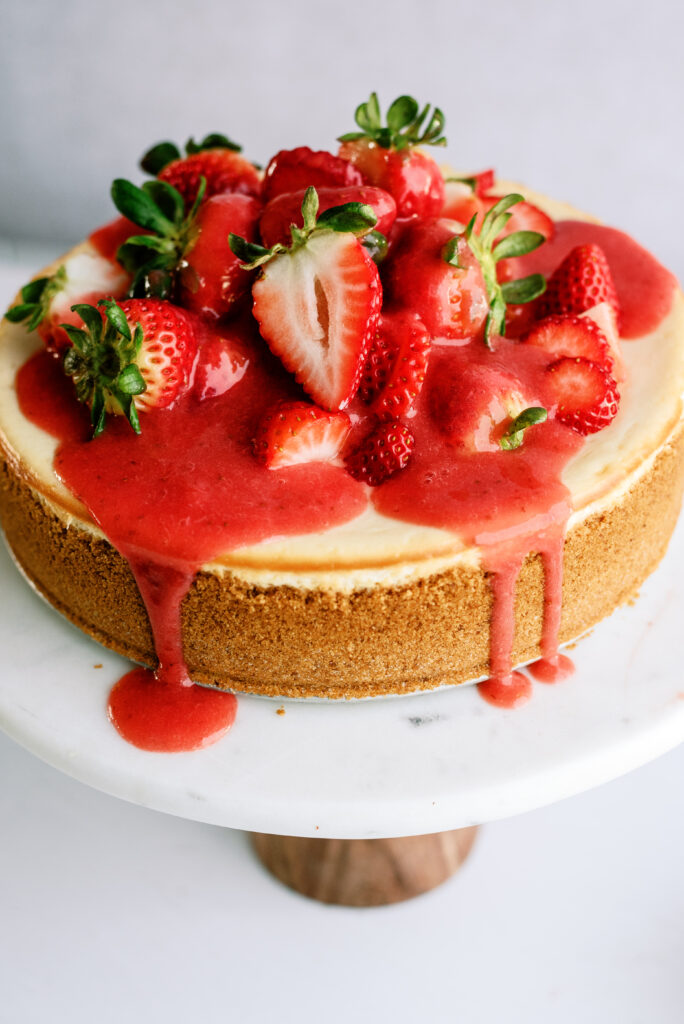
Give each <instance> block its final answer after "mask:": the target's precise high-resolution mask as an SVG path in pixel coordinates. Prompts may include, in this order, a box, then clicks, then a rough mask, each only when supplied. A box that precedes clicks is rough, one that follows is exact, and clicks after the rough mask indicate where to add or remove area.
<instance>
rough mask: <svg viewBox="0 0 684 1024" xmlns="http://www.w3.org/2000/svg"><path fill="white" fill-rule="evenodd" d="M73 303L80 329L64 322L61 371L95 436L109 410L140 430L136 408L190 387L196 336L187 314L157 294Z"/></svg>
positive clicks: (161, 402) (159, 405)
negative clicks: (84, 408) (66, 337)
mask: <svg viewBox="0 0 684 1024" xmlns="http://www.w3.org/2000/svg"><path fill="white" fill-rule="evenodd" d="M98 306H99V307H100V308H97V307H95V306H90V305H86V304H82V305H77V306H75V307H74V310H75V312H76V313H77V314H78V315H79V317H80V318H81V320H82V322H83V324H84V328H76V327H72V326H71V325H65V330H66V332H67V334H68V335H69V340H70V342H71V346H72V347H71V348H69V349H68V351H67V353H66V355H65V357H64V370H65V372H66V373H67V374H68V375H69V376H70V377H72V378H73V380H74V384H75V387H76V397H77V398H78V400H79V401H80V402H85V403H86V404H87V405H89V406H90V414H91V422H92V425H93V432H94V435H95V436H97V435H98V434H100V433H102V430H103V429H104V426H105V418H106V414H107V413H115V414H118V415H121V414H123V415H125V416H126V417H127V419H128V420H129V422H130V424H131V426H132V427H133V429H134V430H135V431H136V433H140V421H139V419H138V411H140V412H149V411H151V410H152V409H163V408H167V407H168V406H170V405H173V403H174V402H175V401H176V399H177V398H178V397H179V396H180V395H181V394H183V393H184V392H185V391H186V390H187V389H188V386H189V382H190V376H191V373H192V368H193V365H194V362H195V358H196V356H197V344H198V343H197V337H196V334H195V327H194V324H193V321H192V319H191V317H190V315H189V314H187V313H185V312H184V311H183V310H182V309H178V307H177V306H172V305H171V303H170V302H163V301H160V300H158V299H127V300H125V301H124V302H121V303H119V304H117V303H116V302H114V300H113V299H106V300H103V301H101V302H100V303H98Z"/></svg>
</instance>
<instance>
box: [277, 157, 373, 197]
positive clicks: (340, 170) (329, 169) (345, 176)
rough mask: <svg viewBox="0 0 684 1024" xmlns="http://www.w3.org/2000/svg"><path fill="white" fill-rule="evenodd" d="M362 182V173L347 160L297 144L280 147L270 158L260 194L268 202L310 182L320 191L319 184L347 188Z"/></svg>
mask: <svg viewBox="0 0 684 1024" xmlns="http://www.w3.org/2000/svg"><path fill="white" fill-rule="evenodd" d="M363 183H364V179H363V175H362V174H361V172H360V171H358V170H357V169H356V167H354V165H353V164H351V163H350V162H349V161H348V160H343V159H342V158H341V157H339V156H333V154H332V153H327V152H326V151H325V150H318V151H314V150H312V149H309V147H308V146H298V147H297V149H281V150H280V152H279V153H276V155H275V156H274V157H273V158H272V159H271V160H270V161H269V164H268V167H267V168H266V171H265V172H264V180H263V182H262V186H261V196H262V199H263V201H264V202H265V203H268V202H270V201H271V200H272V199H274V198H275V197H276V196H280V195H283V194H284V193H287V192H300V191H302V192H303V191H304V190H305V189H307V188H309V186H311V185H312V186H313V187H314V188H315V189H316V190H317V191H320V189H322V188H348V187H349V186H351V185H363Z"/></svg>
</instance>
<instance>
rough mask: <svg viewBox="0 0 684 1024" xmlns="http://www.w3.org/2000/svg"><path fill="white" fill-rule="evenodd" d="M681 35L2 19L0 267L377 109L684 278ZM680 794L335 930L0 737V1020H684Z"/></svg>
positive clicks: (599, 820) (605, 11)
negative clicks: (592, 218)
mask: <svg viewBox="0 0 684 1024" xmlns="http://www.w3.org/2000/svg"><path fill="white" fill-rule="evenodd" d="M683 30H684V8H683V7H682V5H681V4H680V3H679V2H674V0H673V2H666V0H654V2H650V3H647V2H641V3H638V4H637V3H633V2H630V0H627V2H622V3H619V2H606V0H594V2H586V0H580V2H575V3H573V4H572V5H570V4H567V3H554V2H553V0H545V2H544V0H538V2H532V0H522V2H518V3H512V2H503V0H490V2H489V3H487V4H483V3H478V2H477V0H468V2H461V0H454V2H451V3H446V2H437V0H423V2H422V3H420V4H415V3H414V4H409V3H401V2H397V3H394V4H391V5H390V4H388V3H373V2H371V0H366V2H363V3H361V2H358V0H353V2H348V3H346V4H344V5H342V4H341V3H340V4H336V5H333V4H326V3H323V2H321V0H319V2H318V3H313V2H309V0H291V2H290V3H289V4H286V3H282V2H281V3H267V2H263V3H259V4H256V3H252V4H248V3H247V2H245V0H241V2H240V3H219V2H218V0H214V2H210V0H194V2H193V3H184V4H182V5H181V4H178V5H174V4H172V3H170V2H167V3H160V2H157V0H151V2H149V0H148V2H147V3H141V2H131V0H123V2H119V3H117V4H101V3H95V2H85V0H62V2H61V3H57V2H51V0H41V2H33V3H31V2H25V3H23V4H22V5H19V4H10V3H9V2H7V0H5V3H4V4H0V96H1V97H2V102H1V103H0V145H1V146H2V158H1V159H0V196H1V197H2V199H1V200H0V239H4V241H2V242H1V243H0V244H1V248H0V253H2V254H3V255H4V259H5V264H6V263H7V261H8V260H10V261H11V260H12V259H16V255H15V254H16V253H17V252H19V253H21V254H23V255H24V258H26V256H25V254H26V252H27V251H28V250H27V248H26V244H25V243H24V242H23V241H21V240H22V239H30V240H34V241H41V242H47V244H48V248H49V249H51V250H52V252H54V253H56V252H57V251H58V250H59V249H60V248H62V247H64V246H65V245H66V244H68V243H70V242H72V241H76V240H77V239H78V238H79V237H81V236H82V235H83V234H84V233H85V232H86V231H87V230H89V228H91V227H92V226H93V225H94V224H97V223H100V222H102V221H104V220H107V219H108V218H109V217H110V215H111V206H110V203H109V200H108V196H107V187H108V183H109V182H110V181H111V179H112V178H113V177H115V176H120V175H121V176H131V177H133V178H134V179H135V178H136V169H135V168H136V161H137V159H138V157H139V156H140V155H141V153H142V152H143V151H144V150H145V149H146V148H147V147H148V145H149V144H151V143H152V142H155V141H158V140H160V139H163V138H167V137H168V138H171V139H175V140H177V141H178V142H183V141H184V140H185V139H186V138H187V137H188V136H189V135H191V134H194V135H200V134H203V133H205V132H207V131H211V130H217V131H225V132H227V133H228V134H229V135H231V136H232V137H234V138H235V139H236V140H238V141H240V142H242V143H243V144H244V145H245V147H246V150H247V153H248V155H249V156H251V157H253V158H254V159H256V160H257V161H260V162H265V161H266V160H267V159H268V157H269V156H270V155H271V153H272V152H274V151H275V150H277V149H278V148H280V147H281V146H294V145H300V144H309V145H312V146H313V147H325V146H330V145H332V143H333V139H334V137H335V136H336V135H338V134H340V133H341V132H343V131H346V130H350V129H351V128H352V127H353V124H352V112H353V109H354V107H355V105H356V103H357V102H359V101H360V100H362V99H365V98H366V97H367V95H368V93H369V92H370V90H371V89H372V88H377V89H378V90H379V91H380V93H381V99H382V100H383V102H384V103H385V104H386V103H387V102H388V101H389V100H391V99H393V98H394V96H396V95H398V94H399V93H401V92H410V93H413V94H415V95H416V96H417V98H418V99H419V100H423V101H427V100H430V101H431V102H436V103H438V104H439V105H440V106H442V107H443V108H444V110H445V113H446V115H447V135H448V137H449V140H450V146H449V150H448V154H447V156H448V157H449V158H450V159H451V161H452V162H453V163H454V164H456V165H458V166H460V167H462V168H463V169H465V170H469V169H475V168H480V167H484V166H489V165H491V164H494V165H495V166H496V167H497V169H498V170H499V172H500V173H501V175H502V176H506V177H512V178H519V179H520V180H523V181H526V182H527V183H528V184H530V185H532V186H534V187H537V188H540V189H541V190H543V191H544V190H545V191H548V192H550V193H553V194H555V195H557V196H558V197H560V198H565V199H568V200H571V201H572V202H574V203H575V204H576V205H577V206H579V207H581V208H586V209H588V210H591V211H592V212H593V213H595V214H597V215H599V216H601V217H603V218H604V219H605V220H607V221H609V222H610V223H613V224H615V225H617V226H620V227H623V228H625V229H627V230H628V231H630V232H631V233H633V234H634V235H635V236H636V237H637V238H638V239H639V240H640V241H642V242H643V243H644V244H646V245H647V246H648V247H649V248H651V249H653V251H654V252H656V254H657V255H658V256H659V257H660V258H661V259H662V260H663V262H665V263H666V264H668V265H669V266H671V267H672V268H673V269H674V270H675V271H676V272H677V273H678V274H679V276H680V278H681V277H682V276H684V255H683V250H682V242H681V237H682V212H681V210H682V207H681V198H680V197H681V193H682V184H683V175H682V162H683V157H684V146H683V143H682V101H683V99H684V62H683V61H682V58H681V41H682V35H683ZM16 239H19V240H20V241H19V243H18V244H13V242H12V240H16ZM46 251H47V250H46ZM8 298H9V294H6V295H3V296H2V299H3V301H4V300H5V299H8ZM678 661H679V657H678V652H673V664H674V665H677V664H678ZM0 671H1V662H0ZM27 685H30V680H27ZM683 770H684V751H682V750H680V751H677V752H674V753H671V754H669V755H668V756H667V757H665V758H663V759H662V760H661V761H659V762H657V763H656V764H653V765H651V766H648V767H646V768H644V769H642V770H640V771H639V772H638V773H636V774H634V775H632V776H630V777H627V778H625V779H623V780H620V781H619V782H615V783H612V784H611V785H609V786H607V787H604V788H602V789H600V790H597V791H596V792H594V793H591V794H587V795H585V796H583V797H578V798H574V799H573V800H570V801H566V802H565V803H563V804H559V805H558V806H556V807H554V808H549V809H547V810H542V811H537V812H535V813H533V814H529V815H526V816H524V817H522V818H519V819H516V820H513V821H510V822H504V823H499V824H496V825H491V826H488V827H487V828H486V829H484V830H483V831H482V833H481V838H480V842H479V844H478V845H477V847H476V848H475V851H474V853H473V855H472V857H471V859H470V861H469V862H468V864H467V865H466V867H465V868H464V869H463V870H462V872H461V873H460V874H459V875H457V876H456V877H455V878H454V879H453V880H452V881H451V882H450V883H449V884H448V885H447V886H445V887H443V888H442V889H440V890H439V891H437V892H435V893H433V894H430V895H428V896H426V897H423V898H421V899H420V900H416V901H414V902H413V903H411V904H406V905H403V906H398V907H394V908H387V909H383V910H373V911H352V910H343V909H330V908H325V907H322V906H318V905H316V904H313V903H309V902H307V901H305V900H304V899H302V898H300V897H297V896H295V895H293V894H290V893H289V892H287V891H286V890H284V889H282V888H281V887H280V886H279V885H278V884H277V883H275V882H274V881H272V880H271V879H270V878H269V877H268V876H267V875H266V874H265V873H264V872H263V871H262V870H261V868H260V867H259V866H258V864H257V863H256V862H255V860H254V858H253V857H252V856H251V854H250V853H249V850H248V847H247V844H246V840H245V838H244V837H243V836H241V835H240V834H238V833H231V832H228V831H225V830H221V829H218V828H213V827H209V826H202V825H197V824H194V823H191V822H184V821H180V820H177V819H173V818H168V817H164V816H162V815H159V814H155V813H153V812H150V811H145V810H142V809H140V808H136V807H133V806H129V805H126V804H123V803H121V802H118V801H116V800H114V799H112V798H109V797H106V796H103V795H101V794H98V793H95V792H93V791H90V790H87V789H86V788H84V787H82V786H80V785H79V784H78V783H75V782H73V781H71V780H69V779H66V778H64V777H62V776H60V775H58V774H57V773H56V772H55V771H53V770H51V769H49V768H47V767H45V766H44V765H42V764H41V763H39V762H38V761H36V760H35V759H33V758H32V757H30V756H29V755H28V754H26V753H24V752H23V751H21V750H20V749H19V748H18V747H16V746H14V745H13V744H12V743H11V742H10V741H9V740H6V739H5V738H4V737H0V780H2V781H0V821H1V822H2V832H0V1021H2V1024H4V1022H5V1021H7V1022H9V1024H15V1022H17V1024H25V1022H26V1024H32V1022H34V1021H35V1022H40V1024H46V1022H57V1024H61V1022H66V1021H69V1022H73V1024H81V1022H83V1024H86V1022H88V1024H90V1022H91V1021H98V1024H109V1022H115V1021H116V1022H119V1021H121V1020H124V1019H126V1020H129V1021H133V1022H136V1024H137V1022H138V1021H155V1020H161V1019H163V1020H164V1021H165V1022H166V1024H175V1022H181V1021H186V1020H188V1019H189V1018H193V1019H202V1020H203V1021H205V1022H207V1024H211V1022H213V1021H219V1020H220V1021H223V1020H226V1019H229V1020H235V1019H239V1020H242V1021H249V1022H251V1021H270V1020H272V1019H277V1020H280V1021H287V1022H289V1021H293V1022H294V1021H297V1022H299V1021H305V1022H306V1021H318V1020H320V1021H326V1022H332V1024H336V1022H338V1021H339V1022H342V1021H347V1020H349V1019H350V1018H352V1017H353V1018H354V1019H357V1020H361V1021H365V1020H371V1019H376V1018H381V1019H384V1018H391V1019H393V1020H394V1021H398V1022H403V1021H414V1020H416V1019H420V1020H425V1021H439V1022H441V1021H452V1020H453V1021H455V1020H458V1021H463V1022H465V1024H471V1022H473V1024H499V1022H500V1021H506V1022H507V1024H509V1022H510V1024H517V1022H518V1021H520V1022H523V1021H524V1022H526V1024H537V1022H539V1024H541V1022H544V1024H566V1022H567V1024H571V1022H572V1024H576V1022H577V1021H582V1022H583V1024H593V1022H597V1024H598V1022H601V1024H609V1022H612V1021H620V1022H621V1024H641V1022H648V1024H680V1022H681V1021H682V1019H684V978H683V972H682V967H681V965H682V962H683V961H684V889H683V885H682V871H681V862H682V841H683V840H684V827H683V826H682V785H681V779H682V773H683Z"/></svg>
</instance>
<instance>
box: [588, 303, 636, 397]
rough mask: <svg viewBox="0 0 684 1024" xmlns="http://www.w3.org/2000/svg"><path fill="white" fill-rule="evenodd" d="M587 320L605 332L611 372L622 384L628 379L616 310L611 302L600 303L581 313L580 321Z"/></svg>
mask: <svg viewBox="0 0 684 1024" xmlns="http://www.w3.org/2000/svg"><path fill="white" fill-rule="evenodd" d="M585 319H586V320H592V321H593V322H594V323H595V324H596V326H597V327H598V329H599V330H600V331H602V332H603V335H604V337H605V339H606V341H607V342H608V346H609V348H610V352H611V357H612V360H613V369H612V370H611V371H610V372H611V373H612V375H613V377H614V378H615V380H616V381H617V382H618V384H622V382H623V381H624V380H626V379H627V370H626V368H625V361H624V359H623V357H622V348H621V346H620V335H619V334H618V325H617V316H616V315H615V310H614V309H613V307H612V306H611V304H610V303H609V302H599V304H598V306H592V307H591V309H588V310H587V311H586V313H580V320H585Z"/></svg>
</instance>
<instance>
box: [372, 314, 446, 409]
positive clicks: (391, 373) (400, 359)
mask: <svg viewBox="0 0 684 1024" xmlns="http://www.w3.org/2000/svg"><path fill="white" fill-rule="evenodd" d="M430 347H431V343H430V336H429V334H428V332H427V328H426V327H425V324H424V323H423V322H422V320H421V319H420V317H419V316H418V315H417V314H416V313H410V312H407V311H403V310H400V311H395V312H384V313H383V314H382V315H381V317H380V319H379V321H378V327H377V330H376V332H375V337H374V338H373V342H372V344H371V349H370V352H369V353H368V357H367V359H366V363H365V366H364V368H363V377H362V379H361V386H360V388H359V394H360V396H361V398H362V399H363V400H364V401H365V402H367V403H368V404H370V403H372V411H373V412H374V413H375V414H376V416H378V417H379V418H380V419H383V420H392V419H396V418H397V417H399V416H406V415H407V414H408V413H409V412H410V411H411V409H412V408H413V406H414V404H415V401H416V399H417V397H418V395H419V394H420V391H421V388H422V387H423V383H424V381H425V374H426V372H427V365H428V356H429V353H430Z"/></svg>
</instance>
